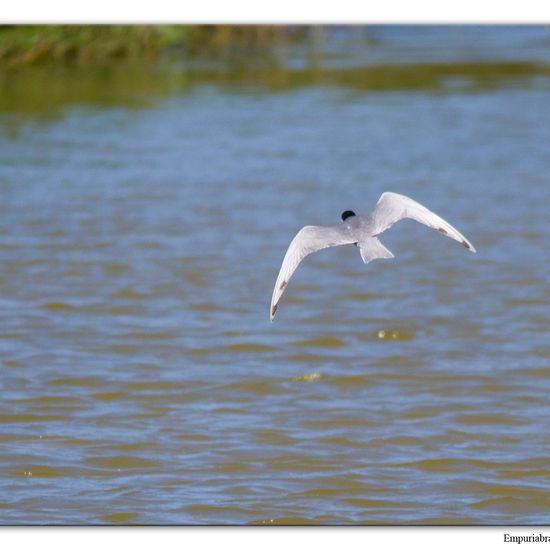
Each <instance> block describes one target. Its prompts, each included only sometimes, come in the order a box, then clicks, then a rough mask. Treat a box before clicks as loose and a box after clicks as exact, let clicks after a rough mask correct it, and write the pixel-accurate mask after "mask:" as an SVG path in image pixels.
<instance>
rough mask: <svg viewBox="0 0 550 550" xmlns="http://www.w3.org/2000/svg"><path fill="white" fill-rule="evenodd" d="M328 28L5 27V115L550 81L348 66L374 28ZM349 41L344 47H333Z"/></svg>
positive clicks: (433, 63) (534, 74)
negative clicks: (207, 96)
mask: <svg viewBox="0 0 550 550" xmlns="http://www.w3.org/2000/svg"><path fill="white" fill-rule="evenodd" d="M343 28H344V27H343V26H338V27H337V28H334V27H331V26H319V25H313V26H312V25H309V26H304V25H300V26H298V25H0V115H5V114H10V115H16V116H17V115H21V114H23V115H29V116H33V117H34V116H41V117H50V116H56V114H57V112H58V110H59V109H62V108H64V107H67V106H72V105H96V106H124V107H133V106H135V107H138V108H139V107H141V106H143V105H147V104H150V103H151V102H154V101H156V100H157V99H160V98H166V97H170V96H174V95H177V94H180V93H187V92H190V91H191V90H193V89H197V87H200V86H216V87H225V88H226V89H227V90H230V91H231V92H232V93H233V92H235V93H238V92H240V91H245V92H247V93H249V92H255V91H259V92H266V91H267V92H280V91H288V90H297V89H300V88H304V87H308V86H333V87H339V88H346V89H348V90H349V91H350V92H352V93H378V92H387V91H398V92H410V91H420V90H421V91H431V92H432V93H456V92H460V93H465V92H479V91H484V90H491V89H495V88H499V87H503V88H510V87H514V86H518V85H519V86H521V87H526V86H528V87H540V86H542V87H544V88H548V87H549V86H550V65H548V64H543V63H541V62H537V61H528V60H521V59H519V58H518V59H509V58H508V59H504V58H499V57H498V56H497V57H495V58H494V59H475V58H470V59H469V58H468V57H465V58H464V59H462V60H458V59H457V60H454V61H453V60H445V59H443V60H437V59H436V58H434V59H432V60H429V59H422V58H420V59H417V60H410V59H407V57H406V56H404V57H403V58H400V59H399V60H394V62H392V63H388V62H384V61H383V60H380V61H379V62H378V63H376V62H370V63H369V62H368V61H367V58H368V56H367V55H365V58H364V59H365V62H363V58H362V57H358V58H357V59H358V60H359V61H358V62H355V63H351V64H346V63H339V61H338V59H339V58H338V56H339V55H340V56H341V55H342V52H345V51H346V48H347V47H348V46H350V47H353V48H355V51H356V52H357V51H360V52H365V53H366V54H367V53H368V49H369V48H371V47H373V45H375V42H376V40H377V36H376V31H373V30H372V27H366V26H349V27H345V29H344V32H340V31H341V30H342V29H343ZM333 39H334V40H340V39H342V40H343V41H344V42H342V43H341V44H340V50H338V49H336V50H334V49H331V48H326V46H327V45H330V44H332V40H333Z"/></svg>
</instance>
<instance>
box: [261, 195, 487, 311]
mask: <svg viewBox="0 0 550 550" xmlns="http://www.w3.org/2000/svg"><path fill="white" fill-rule="evenodd" d="M404 218H410V219H412V220H415V221H417V222H420V223H423V224H424V225H427V226H428V227H431V228H432V229H436V230H437V231H439V232H440V233H442V234H443V235H445V236H447V237H450V238H451V239H454V240H455V241H458V242H459V243H461V244H462V245H463V246H465V247H466V248H467V249H468V250H470V251H471V252H475V251H476V249H475V248H474V247H473V245H472V243H471V242H470V241H468V239H466V237H464V235H462V233H460V232H459V231H458V230H456V229H455V228H454V227H453V226H452V225H451V224H450V223H447V222H446V221H445V220H444V219H443V218H441V217H439V216H438V215H437V214H434V213H433V212H432V211H431V210H428V209H427V208H426V207H425V206H422V205H421V204H420V203H418V202H416V201H414V200H412V199H410V198H409V197H405V196H404V195H399V194H397V193H390V192H386V193H382V195H381V196H380V199H378V202H377V203H376V207H375V208H374V210H373V211H372V212H371V213H370V214H367V215H363V216H357V215H356V214H355V212H352V211H351V210H346V211H345V212H343V213H342V223H340V224H339V225H332V226H327V227H325V226H315V225H307V226H306V227H303V228H302V229H300V231H298V233H297V234H296V236H295V237H294V239H292V242H291V243H290V246H289V247H288V250H287V251H286V254H285V257H284V259H283V264H282V265H281V269H280V271H279V276H278V277H277V282H276V283H275V288H274V290H273V297H272V298H271V309H270V316H271V320H272V321H273V318H274V317H275V312H276V311H277V307H278V305H279V300H280V299H281V296H282V295H283V292H284V291H285V289H286V287H287V285H288V281H289V280H290V277H292V274H293V273H294V271H296V268H297V267H298V265H299V264H300V262H301V261H302V260H303V259H304V258H305V257H306V256H308V255H309V254H312V253H313V252H317V251H318V250H321V249H323V248H328V247H330V246H340V245H343V244H355V245H356V246H358V247H359V252H360V253H361V258H362V259H363V262H365V263H366V264H368V263H369V262H370V261H372V260H376V259H378V258H393V257H394V256H393V254H392V253H391V252H390V251H389V250H388V249H387V248H386V247H385V246H384V245H383V244H382V243H381V242H380V241H379V240H378V236H379V235H380V234H381V233H383V232H384V231H386V229H389V228H390V227H391V226H392V225H393V224H394V223H396V222H398V221H399V220H402V219H404Z"/></svg>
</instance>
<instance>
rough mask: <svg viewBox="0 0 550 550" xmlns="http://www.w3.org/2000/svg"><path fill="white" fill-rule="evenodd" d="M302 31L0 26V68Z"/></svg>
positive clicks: (147, 55)
mask: <svg viewBox="0 0 550 550" xmlns="http://www.w3.org/2000/svg"><path fill="white" fill-rule="evenodd" d="M307 33H308V28H306V27H300V26H289V25H284V26H280V25H1V26H0V67H20V66H27V65H44V64H47V63H49V62H56V63H60V62H62V63H66V64H78V65H83V64H104V63H107V62H110V61H113V60H121V59H124V60H129V61H132V60H136V59H151V60H153V59H156V58H158V57H159V56H161V55H164V54H170V53H172V54H176V55H177V54H179V55H201V54H204V55H214V54H216V53H220V52H222V51H227V50H228V49H231V48H237V49H239V48H240V49H242V48H250V49H266V48H270V47H271V46H272V45H274V44H278V43H283V42H285V41H295V40H297V39H300V38H302V37H303V36H304V35H306V34H307Z"/></svg>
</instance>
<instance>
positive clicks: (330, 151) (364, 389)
mask: <svg viewBox="0 0 550 550" xmlns="http://www.w3.org/2000/svg"><path fill="white" fill-rule="evenodd" d="M428 31H429V29H428V30H426V29H417V30H416V34H415V32H414V29H406V30H405V29H402V28H401V30H399V29H395V28H392V27H388V28H385V29H382V28H379V29H378V30H377V31H376V33H374V34H372V33H371V34H369V35H368V36H367V37H366V38H364V39H359V38H357V36H356V35H352V37H351V38H349V37H347V38H346V37H345V36H344V37H342V36H341V34H339V32H335V33H334V34H333V35H329V36H328V37H326V42H325V43H324V45H323V47H322V48H321V51H320V53H319V52H317V53H319V55H320V57H319V59H320V60H321V62H322V63H321V66H320V68H317V69H315V67H314V70H313V69H311V66H309V67H310V68H309V69H302V64H303V63H304V59H307V56H306V55H305V54H304V53H303V52H302V51H301V50H299V49H297V50H296V51H295V52H294V54H293V53H292V52H290V53H288V54H287V55H288V58H287V60H286V61H285V63H288V64H289V65H288V66H286V68H284V67H283V68H282V69H281V68H280V67H279V69H278V70H279V71H280V72H279V73H277V71H276V70H275V69H273V71H271V72H270V71H267V72H261V71H260V72H259V73H254V72H252V73H248V74H246V75H242V74H241V75H240V76H238V75H236V74H234V73H230V74H228V73H223V71H222V72H221V73H220V72H216V71H215V70H214V69H211V68H209V69H208V70H206V69H204V71H203V72H202V73H200V71H198V69H197V71H198V72H196V73H192V75H194V76H192V75H191V76H189V75H188V74H187V73H182V72H180V70H179V69H177V68H172V69H169V70H168V69H167V70H166V71H164V72H163V71H160V69H158V70H159V71H160V73H159V74H161V75H162V76H161V77H159V78H160V81H159V82H158V83H157V84H155V83H154V81H153V80H151V78H150V77H149V76H147V75H149V73H148V72H147V71H145V69H144V71H143V74H142V77H141V78H137V77H136V78H129V79H128V82H127V84H126V87H125V86H124V80H123V79H121V80H120V81H117V82H118V83H119V84H118V85H119V87H118V88H117V87H116V86H114V85H112V84H113V80H112V79H113V78H115V77H114V76H113V75H115V76H116V75H117V74H123V73H124V71H123V69H122V68H118V69H113V71H114V72H113V73H109V74H110V76H108V77H106V79H107V80H106V82H107V84H108V85H107V86H106V90H105V91H104V95H101V94H99V93H98V91H97V82H101V79H100V76H99V75H98V74H97V73H94V72H93V71H92V72H90V75H89V79H90V80H89V81H90V83H91V84H90V86H91V88H86V83H85V82H83V81H79V78H78V73H79V71H80V70H78V69H74V70H73V71H71V70H64V71H60V72H59V74H56V77H55V79H53V80H54V83H55V84H50V85H49V86H48V84H47V79H45V77H44V72H43V71H41V70H37V71H36V72H31V73H25V74H19V75H17V76H14V77H13V80H12V81H11V82H12V85H13V87H15V89H16V90H19V92H18V93H16V94H12V95H11V96H9V95H8V94H7V92H6V88H5V87H3V88H2V90H3V92H2V98H3V100H2V101H3V103H2V105H3V107H2V114H1V115H0V126H1V130H0V193H1V200H0V266H1V269H0V306H1V307H0V326H1V327H2V329H1V331H0V360H1V365H2V369H1V370H2V376H1V377H0V383H1V391H2V400H1V402H0V445H1V449H2V453H1V454H0V474H1V475H0V522H1V523H3V524H106V523H131V524H135V523H138V524H159V523H160V524H250V523H251V524H255V523H259V524H263V523H267V524H272V523H324V524H327V523H328V524H353V523H377V524H384V523H391V524H409V523H424V524H425V523H429V524H434V523H445V524H461V523H468V524H479V523H482V524H498V523H500V524H518V523H523V524H535V523H547V522H548V517H549V513H548V510H549V509H550V499H549V496H548V495H549V494H550V436H549V435H548V434H549V429H548V420H547V419H548V417H549V415H550V401H549V399H548V393H549V390H550V370H549V368H548V367H549V358H550V343H549V337H548V332H549V328H548V327H549V315H548V303H549V300H550V275H549V273H550V254H549V252H550V250H549V245H548V241H547V239H546V237H547V226H548V219H549V218H548V204H549V203H550V185H549V184H548V174H549V173H550V156H549V155H548V143H550V107H549V106H550V85H549V81H548V77H547V71H548V68H547V67H548V66H547V65H545V64H544V63H545V62H546V60H547V59H548V54H549V53H550V50H549V46H550V35H549V34H548V30H547V29H546V30H545V29H542V28H536V27H531V28H523V29H509V28H506V27H504V28H502V29H501V30H500V31H499V30H498V29H496V28H494V27H488V28H486V29H477V30H476V29H475V28H474V29H472V28H468V29H466V28H463V30H462V31H461V30H460V29H459V28H455V29H454V30H452V29H447V30H446V31H445V30H444V29H441V28H439V29H432V30H431V34H430V32H428ZM476 32H477V34H475V33H476ZM511 40H512V42H513V44H515V47H514V48H512V47H510V41H511ZM499 41H500V42H499ZM457 43H458V45H457ZM460 44H462V49H461V47H460ZM505 44H507V45H508V46H507V47H506V48H505V47H504V45H505ZM499 45H500V46H502V47H499ZM437 52H439V53H437ZM445 52H447V54H445ZM472 52H473V53H472ZM306 53H307V52H306ZM444 54H445V55H444ZM308 55H309V54H308ZM293 56H294V57H293ZM545 56H546V57H545ZM293 60H294V62H295V67H294V66H293V65H292V63H291V62H292V61H293ZM415 63H416V65H415ZM480 63H482V64H485V65H486V66H485V65H484V66H481V65H480ZM392 64H393V65H395V66H396V68H395V67H394V69H391V67H390V66H391V65H392ZM406 65H410V67H409V68H405V67H406ZM427 66H428V67H431V69H430V71H431V72H430V71H428V72H425V71H424V69H425V68H426V67H427ZM293 67H294V68H293ZM373 67H374V68H373ZM434 67H435V69H434ZM472 67H473V68H472ZM488 67H489V68H488ZM490 67H492V69H491V68H490ZM510 67H512V69H513V70H512V69H510ZM518 67H519V68H520V69H521V68H523V69H521V70H520V69H518ZM525 67H527V68H528V70H527V69H525ZM524 69H525V70H524ZM128 70H130V69H128ZM155 70H156V69H155ZM373 70H374V71H375V73H373V72H372V71H373ZM301 71H305V72H301ZM316 71H317V72H316ZM369 71H370V72H369ZM376 71H378V73H376ZM384 71H385V72H384ZM404 71H405V72H404ZM406 71H409V72H406ZM423 71H424V72H423ZM433 71H435V73H434V72H433ZM491 71H492V72H491ZM510 71H512V72H511V73H510ZM127 74H130V75H131V74H137V73H131V72H129V73H127ZM277 74H278V75H279V76H280V75H286V80H284V79H283V80H280V79H279V80H273V75H277ZM381 74H382V75H386V76H387V75H390V77H388V78H389V79H386V80H384V79H383V78H382V80H380V79H381V76H380V75H381ZM403 74H407V75H409V77H408V78H409V80H406V81H403V80H402V77H403ZM415 74H416V75H424V76H420V77H418V80H414V79H413V80H410V78H412V77H411V76H410V75H413V76H414V75H415ZM433 74H435V75H436V77H430V76H429V75H432V76H433ZM75 75H76V76H75ZM144 75H145V76H144ZM216 75H218V76H216ZM266 75H271V76H269V77H268V76H266ZM304 75H309V76H308V77H307V78H306V76H304ZM342 75H344V76H345V78H344V76H342ZM377 75H378V76H377ZM392 75H393V76H392ZM396 75H397V76H396ZM449 75H451V76H452V77H453V78H451V79H449ZM484 75H485V76H484ZM487 75H489V76H487ZM490 75H493V76H492V77H490ZM2 78H3V79H6V78H7V77H6V75H3V77H2ZM399 78H401V80H399ZM415 78H416V77H415ZM18 79H19V80H18ZM33 79H37V80H33ZM369 79H370V80H369ZM33 81H34V82H37V83H42V84H43V86H44V88H43V89H44V93H43V94H38V89H37V88H34V89H33V90H32V91H29V92H28V94H27V95H25V93H24V91H23V90H24V89H26V87H25V86H24V85H23V84H24V83H25V82H33ZM18 82H19V84H18ZM77 82H80V84H79V86H80V88H79V87H75V86H77V84H76V83H77ZM273 82H279V84H280V85H273ZM281 82H282V84H281ZM368 82H370V83H371V84H370V85H366V84H365V83H368ZM380 82H386V83H385V84H380ZM411 82H413V83H414V82H417V84H416V85H412V84H411ZM4 83H5V82H4ZM362 83H363V84H362ZM157 85H158V87H157V88H155V86H157ZM18 86H19V88H18ZM54 88H55V90H57V91H55V93H54V92H53V91H52V90H54ZM86 90H88V91H86ZM90 90H91V91H90ZM56 94H57V95H56ZM39 96H42V97H45V98H49V99H48V100H47V101H46V103H45V104H40V103H39V104H37V103H36V98H37V97H39ZM7 98H8V99H9V98H11V99H9V101H8V99H7ZM52 98H53V99H52ZM101 98H103V100H101ZM386 190H392V191H396V192H400V193H404V194H406V195H409V196H411V197H413V198H415V199H416V200H418V201H420V202H422V203H423V204H425V205H426V206H428V207H429V208H431V209H433V210H435V211H436V212H438V213H439V214H440V215H442V216H443V217H444V218H446V219H447V220H448V221H449V222H450V223H452V224H453V225H455V226H456V227H457V228H458V229H459V230H460V231H462V232H463V233H464V234H465V235H466V236H467V237H468V238H469V239H470V240H471V241H472V242H473V243H474V245H475V246H476V248H477V250H478V253H477V254H476V255H474V254H470V253H468V252H467V251H466V250H465V249H464V248H463V247H461V246H459V244H458V243H455V242H453V241H451V240H449V239H445V238H444V237H442V236H441V235H439V234H437V233H436V232H433V231H430V230H429V229H427V228H425V227H423V226H420V225H418V224H415V223H414V222H412V221H403V222H400V223H399V224H398V225H396V226H394V228H392V229H391V230H390V231H388V232H387V233H386V234H384V235H383V237H382V242H383V243H384V244H385V246H387V247H388V248H389V249H390V250H391V251H392V252H393V253H394V254H395V259H394V260H391V261H378V262H373V263H371V264H369V265H368V266H364V265H363V263H362V261H361V258H360V256H359V254H358V251H357V250H356V249H355V248H354V247H343V248H338V249H330V250H324V251H321V252H319V253H318V254H316V255H314V256H312V257H310V258H308V259H307V260H306V261H305V262H304V263H303V265H302V266H301V267H300V268H299V270H298V271H297V272H296V274H295V276H294V278H293V279H292V281H291V283H290V285H289V288H288V290H287V292H286V294H285V295H284V297H283V300H282V302H281V304H280V307H279V310H278V312H277V317H276V320H275V322H274V323H273V324H272V323H270V322H269V301H270V298H271V293H272V290H273V284H274V282H275V279H276V276H277V272H278V269H279V267H280V262H281V260H282V257H283V255H284V253H285V250H286V247H287V246H288V243H289V242H290V240H291V238H292V237H293V236H294V234H295V233H296V232H297V231H298V230H299V229H300V228H301V227H302V226H303V225H306V224H331V223H337V222H338V220H339V216H340V213H341V212H342V211H343V210H346V209H353V210H355V211H357V212H363V213H364V212H368V211H369V210H370V209H371V208H372V207H373V206H374V204H375V203H376V201H377V200H378V197H379V196H380V194H381V193H382V192H383V191H386Z"/></svg>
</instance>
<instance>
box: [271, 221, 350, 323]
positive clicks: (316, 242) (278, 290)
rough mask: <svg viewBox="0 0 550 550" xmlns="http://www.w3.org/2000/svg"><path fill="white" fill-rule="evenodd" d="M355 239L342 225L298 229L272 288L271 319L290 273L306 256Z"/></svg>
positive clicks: (312, 226)
mask: <svg viewBox="0 0 550 550" xmlns="http://www.w3.org/2000/svg"><path fill="white" fill-rule="evenodd" d="M356 240H357V239H356V238H355V236H352V235H351V234H350V232H349V231H348V229H347V228H346V226H344V225H335V226H331V227H320V226H315V225H307V226H306V227H303V228H302V229H300V231H298V233H297V234H296V236H295V237H294V239H292V242H291V243H290V245H289V247H288V250H287V251H286V254H285V257H284V259H283V264H282V265H281V270H280V271H279V276H278V277H277V282H276V283H275V288H274V289H273V297H272V298H271V308H270V317H271V320H272V321H273V318H274V317H275V312H276V311H277V306H278V304H279V300H280V299H281V296H282V295H283V292H284V291H285V288H286V287H287V285H288V281H289V280H290V277H292V274H293V273H294V271H296V268H297V267H298V265H299V264H300V262H301V261H302V260H303V259H304V258H305V257H306V256H308V255H309V254H312V253H313V252H317V251H318V250H321V249H323V248H328V247H329V246H339V245H343V244H352V243H354V242H355V241H356Z"/></svg>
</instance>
